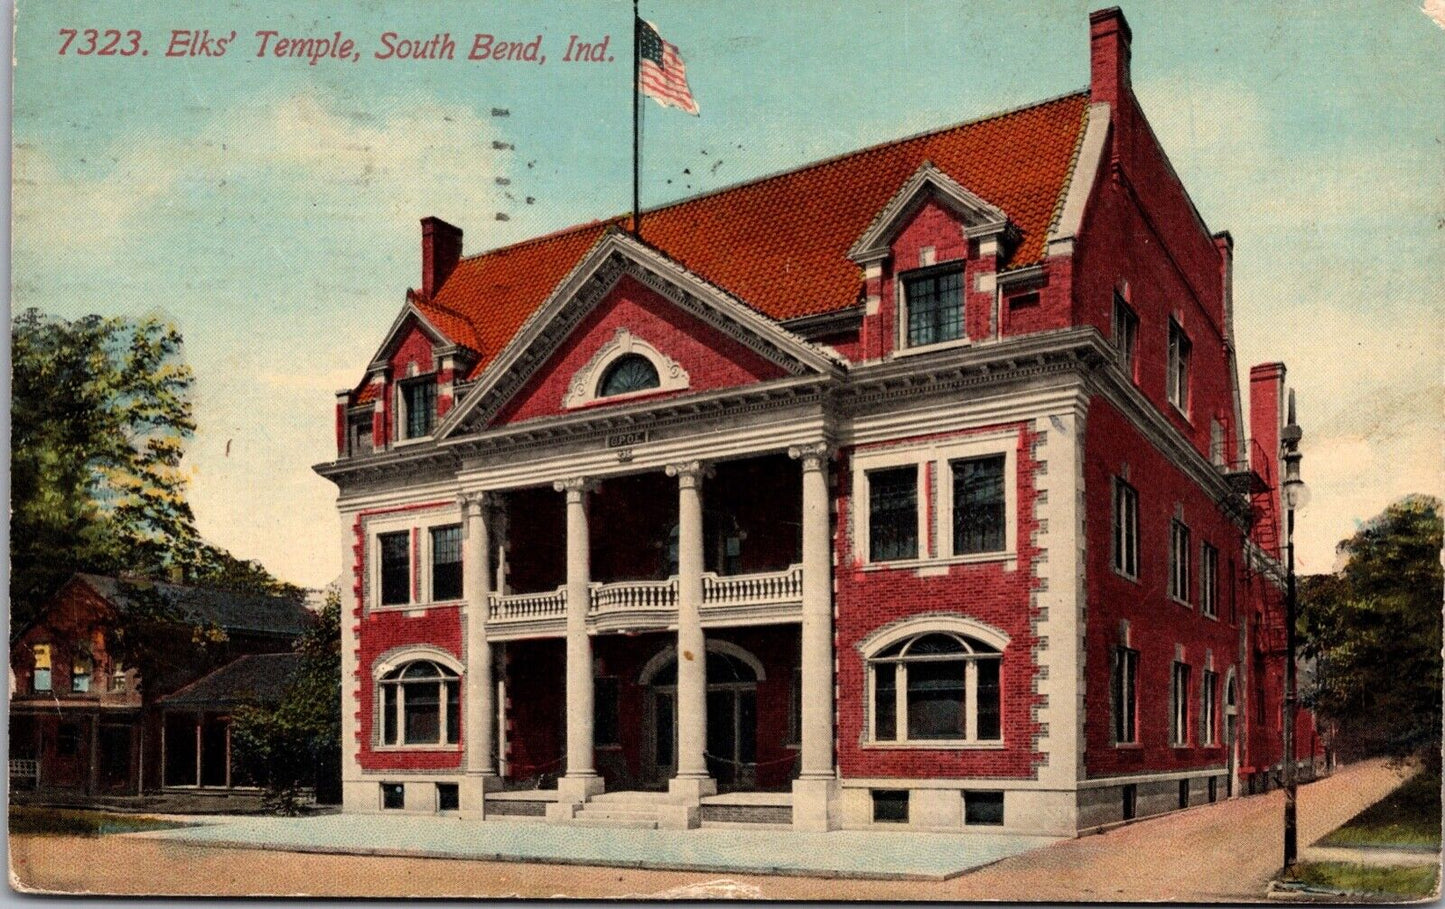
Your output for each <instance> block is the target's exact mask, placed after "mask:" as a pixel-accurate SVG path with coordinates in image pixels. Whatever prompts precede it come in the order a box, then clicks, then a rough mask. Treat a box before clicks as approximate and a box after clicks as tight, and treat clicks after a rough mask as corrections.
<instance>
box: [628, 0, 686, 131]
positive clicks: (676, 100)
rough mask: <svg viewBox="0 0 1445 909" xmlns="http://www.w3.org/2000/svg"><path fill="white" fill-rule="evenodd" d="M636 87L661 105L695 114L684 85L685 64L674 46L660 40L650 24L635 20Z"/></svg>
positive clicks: (660, 37) (659, 36)
mask: <svg viewBox="0 0 1445 909" xmlns="http://www.w3.org/2000/svg"><path fill="white" fill-rule="evenodd" d="M637 54H638V58H639V67H638V71H637V89H638V91H640V92H642V93H643V94H644V95H646V96H647V97H649V98H651V99H653V100H654V101H656V102H657V103H658V104H661V105H662V106H663V107H676V108H679V109H681V110H684V111H686V112H687V113H689V114H692V115H693V116H697V102H696V101H695V100H693V97H692V91H691V90H690V89H689V88H688V87H687V66H686V65H685V64H684V63H683V62H682V57H680V56H678V53H677V45H676V44H669V43H668V42H666V41H664V40H662V36H661V35H659V34H658V33H657V29H655V28H653V27H652V23H650V22H647V21H645V20H643V19H639V20H637Z"/></svg>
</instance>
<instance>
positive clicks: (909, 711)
mask: <svg viewBox="0 0 1445 909" xmlns="http://www.w3.org/2000/svg"><path fill="white" fill-rule="evenodd" d="M1002 659H1003V658H1002V655H1001V654H1000V653H999V652H998V651H997V650H995V649H994V648H992V647H990V646H988V645H987V644H984V643H982V642H979V641H975V640H973V639H972V638H965V637H963V636H961V635H955V634H945V633H941V632H929V633H925V634H921V635H917V636H915V637H911V638H908V639H905V640H903V641H900V642H898V643H896V644H894V645H892V646H890V647H888V648H886V649H885V650H883V651H882V652H881V653H879V654H877V655H876V656H873V657H871V658H870V659H869V661H868V669H869V675H870V679H871V686H872V694H873V697H872V703H873V722H872V729H873V740H874V741H875V742H933V741H980V742H993V741H999V740H1000V739H1001V737H1002V723H1001V716H1002V714H1001V712H1000V706H999V701H1000V684H999V682H1000V673H999V670H1000V668H1001V666H1002Z"/></svg>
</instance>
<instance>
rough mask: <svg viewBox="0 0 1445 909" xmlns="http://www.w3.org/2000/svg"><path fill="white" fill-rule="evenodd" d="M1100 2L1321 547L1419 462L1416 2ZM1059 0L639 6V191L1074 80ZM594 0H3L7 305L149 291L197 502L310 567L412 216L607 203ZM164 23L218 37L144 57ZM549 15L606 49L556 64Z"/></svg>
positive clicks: (1431, 411)
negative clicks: (119, 49)
mask: <svg viewBox="0 0 1445 909" xmlns="http://www.w3.org/2000/svg"><path fill="white" fill-rule="evenodd" d="M1095 5H1098V4H1095ZM1124 8H1125V12H1126V14H1127V15H1128V17H1129V21H1130V23H1131V25H1132V27H1133V31H1134V57H1133V60H1134V63H1133V74H1134V85H1135V88H1136V91H1137V92H1138V94H1139V96H1140V98H1141V101H1142V103H1143V105H1144V108H1145V111H1146V113H1147V114H1148V116H1149V117H1150V120H1151V122H1152V123H1153V125H1154V127H1155V130H1156V132H1158V134H1159V135H1160V137H1161V139H1162V140H1163V142H1164V144H1165V147H1166V149H1167V151H1168V152H1169V154H1170V156H1171V158H1172V160H1173V162H1174V164H1175V167H1176V168H1177V169H1178V171H1179V172H1180V174H1181V176H1182V177H1183V178H1184V181H1185V183H1186V185H1187V186H1188V187H1189V189H1190V191H1191V193H1192V195H1193V197H1194V199H1195V202H1196V204H1197V205H1198V207H1199V209H1200V211H1201V213H1202V214H1203V216H1204V218H1205V220H1206V222H1207V223H1208V224H1209V226H1210V228H1211V229H1215V230H1219V229H1228V230H1230V231H1231V232H1232V233H1233V235H1234V237H1235V241H1236V263H1237V271H1236V311H1237V320H1236V328H1237V333H1238V340H1239V349H1240V359H1241V364H1242V365H1243V366H1244V367H1245V368H1247V366H1248V364H1250V363H1253V362H1259V361H1263V360H1273V359H1283V360H1285V361H1286V362H1288V363H1289V364H1290V369H1291V371H1290V380H1291V382H1292V383H1293V384H1295V385H1296V386H1297V387H1298V388H1299V396H1300V409H1301V418H1302V420H1303V421H1304V424H1305V428H1306V438H1305V446H1304V447H1305V453H1306V460H1305V473H1306V478H1307V479H1308V480H1309V481H1310V482H1311V485H1312V487H1313V489H1314V502H1313V504H1312V505H1311V508H1310V511H1309V513H1308V514H1307V515H1306V516H1305V517H1303V518H1302V520H1301V527H1300V533H1299V541H1300V558H1301V562H1302V564H1303V566H1304V567H1305V570H1327V569H1328V568H1330V567H1331V564H1332V562H1333V546H1334V544H1335V542H1337V541H1338V540H1339V539H1340V538H1342V537H1344V536H1346V535H1348V534H1349V533H1351V532H1352V531H1353V529H1354V527H1355V522H1357V521H1359V520H1362V519H1364V518H1368V517H1369V516H1371V515H1372V514H1374V513H1376V512H1378V511H1379V510H1380V509H1381V508H1383V507H1384V505H1385V504H1387V502H1388V501H1390V500H1391V499H1392V498H1394V497H1396V496H1398V495H1400V494H1403V493H1405V492H1411V491H1425V492H1432V493H1436V494H1439V493H1440V492H1441V472H1440V468H1441V442H1440V440H1441V438H1442V429H1445V427H1442V410H1445V395H1442V386H1441V378H1442V375H1441V364H1442V359H1441V352H1442V347H1445V335H1442V332H1445V319H1442V308H1445V306H1442V303H1445V301H1442V290H1441V284H1440V280H1439V275H1441V274H1442V273H1445V246H1442V243H1441V234H1442V231H1445V166H1442V161H1445V157H1442V142H1445V126H1442V124H1445V95H1442V93H1441V91H1440V87H1439V86H1440V75H1441V72H1442V62H1445V29H1442V28H1441V26H1440V25H1437V24H1436V23H1435V22H1434V21H1432V19H1431V18H1429V17H1428V16H1426V15H1425V14H1423V13H1422V11H1421V9H1420V8H1419V6H1418V5H1414V4H1412V3H1411V2H1404V0H1402V2H1378V3H1371V4H1365V5H1359V6H1352V5H1350V6H1347V5H1345V4H1321V3H1273V4H1258V3H1203V2H1188V3H1183V2H1181V3H1173V2H1149V3H1129V4H1125V7H1124ZM1089 9H1090V5H1088V4H1081V3H1074V2H1036V3H1029V4H1019V3H994V2H984V0H975V2H968V3H963V2H955V3H924V2H906V3H901V4H899V3H891V2H886V3H885V2H877V3H862V2H851V3H850V2H844V3H831V2H821V0H819V2H798V3H790V4H786V5H777V4H765V3H744V2H738V0H732V2H697V0H689V2H687V3H662V2H657V0H651V2H644V3H643V4H642V12H643V15H644V17H645V18H648V19H649V20H651V21H653V22H654V23H655V24H656V26H657V28H658V29H659V31H660V32H661V33H662V35H663V36H664V37H665V38H667V39H668V40H670V41H672V42H674V43H676V44H677V45H678V46H679V47H680V48H681V52H682V54H683V57H684V58H685V60H686V61H687V64H688V74H689V77H690V80H691V84H692V88H693V91H694V94H695V95H696V97H697V99H698V102H699V103H700V105H701V107H702V114H701V116H700V117H698V118H692V117H688V116H686V115H683V114H681V113H679V112H677V111H673V110H667V111H664V110H662V109H661V108H658V107H656V106H655V105H652V104H651V103H650V102H649V103H648V105H647V107H646V117H645V124H646V127H645V129H646V140H645V151H644V185H643V201H644V205H645V206H646V205H655V204H660V203H663V202H666V201H670V200H672V199H674V198H678V197H681V196H684V195H689V194H691V193H694V192H698V191H702V190H707V189H711V188H715V187H717V186H721V185H725V184H728V183H733V182H737V181H739V180H744V179H749V178H752V177H756V176H759V175H762V174H765V173H770V172H773V171H777V170H781V169H786V168H789V167H792V166H796V165H799V164H803V163H806V162H808V161H810V160H812V159H815V158H818V157H821V156H825V155H830V154H836V153H839V152H843V151H847V150H849V149H851V148H856V147H859V146H862V145H868V144H873V143H876V142H879V141H884V140H887V139H889V138H893V137H897V136H901V135H905V134H908V133H912V132H917V131H919V130H923V129H929V128H933V127H937V126H942V125H945V124H948V123H953V122H957V121H961V120H965V119H970V118H973V117H976V116H980V115H984V114H987V113H990V112H993V111H997V110H1001V109H1006V108H1009V107H1013V106H1017V105H1020V104H1025V103H1029V102H1032V101H1036V100H1039V99H1042V98H1046V97H1051V96H1054V95H1059V94H1063V93H1066V92H1070V91H1074V90H1077V89H1079V88H1082V87H1084V86H1085V85H1086V84H1087V82H1088V45H1087V33H1088V27H1087V15H1088V10H1089ZM288 10H289V11H288ZM629 21H630V4H628V3H626V2H607V3H603V2H589V3H580V2H577V3H561V2H553V3H536V4H526V5H523V4H508V3H502V2H488V3H483V2H476V3H472V2H466V3H463V2H454V3H448V4H432V3H420V2H414V3H380V2H365V3H335V2H333V3H316V2H306V3H301V2H291V3H284V2H277V0H268V2H263V3H258V2H247V0H225V2H210V3H207V2H195V3H179V2H177V3H163V2H150V3H144V4H126V3H119V2H111V3H105V4H101V3H79V2H54V0H52V2H45V3H41V2H23V0H22V2H21V3H20V11H19V16H18V23H17V32H16V54H15V56H16V60H17V66H16V69H15V76H14V80H15V95H14V115H13V135H14V150H13V154H14V179H15V186H14V201H13V206H14V223H13V231H14V245H13V261H12V276H13V299H12V305H13V306H15V307H17V308H19V307H25V306H38V307H40V308H42V309H45V310H47V311H50V312H54V313H57V314H60V315H64V316H76V315H80V314H82V313H86V312H101V313H106V314H132V315H139V314H148V313H160V314H162V315H164V316H166V317H168V318H170V319H172V320H174V321H175V322H176V324H177V325H178V326H179V327H180V329H181V330H182V331H183V333H184V335H185V337H186V342H187V357H188V359H189V361H190V362H191V364H192V365H193V366H194V368H195V370H196V372H197V375H198V379H197V385H196V399H197V400H196V415H197V419H198V421H199V424H200V429H199V430H198V432H197V435H196V438H195V440H194V442H193V444H192V446H191V450H190V454H189V455H188V457H187V465H188V467H189V468H190V470H191V471H192V472H193V479H192V500H193V504H194V506H195V509H196V513H197V519H198V521H199V523H200V527H201V530H202V532H203V533H205V534H206V535H207V536H208V537H209V538H211V539H212V540H214V541H215V542H217V543H219V544H222V545H225V546H227V547H229V548H230V549H231V550H232V551H234V552H236V553H237V554H238V555H241V556H244V557H249V558H259V559H260V560H261V561H262V562H263V563H265V564H266V565H267V566H268V567H269V568H271V569H272V570H273V571H274V572H276V573H278V574H279V575H281V576H282V577H285V578H287V579H288V580H293V581H296V582H299V583H303V584H308V585H320V584H324V583H326V582H329V581H330V580H332V579H333V578H335V577H336V576H337V575H338V574H339V572H340V570H341V541H340V538H339V527H338V524H337V519H336V517H335V511H334V507H333V504H332V503H333V500H334V488H333V487H332V486H331V485H330V484H329V483H327V482H325V481H323V480H321V479H319V478H318V477H316V476H315V475H314V474H312V473H311V471H310V465H311V464H313V463H316V462H319V461H323V460H326V459H328V458H330V457H331V456H332V455H333V453H334V448H333V440H332V405H333V397H332V392H333V391H335V390H336V389H337V388H339V387H341V386H344V385H348V384H351V383H352V382H354V381H355V380H356V379H357V378H358V377H359V375H360V370H361V369H362V367H363V366H364V365H365V363H366V361H367V360H368V358H369V357H370V356H371V354H372V353H373V351H374V349H375V346H376V345H377V344H378V343H379V342H380V340H381V336H382V333H383V332H384V331H385V330H386V328H387V326H389V324H390V323H391V320H392V318H393V317H394V316H395V313H396V311H397V309H398V307H399V306H400V305H401V302H402V298H403V294H404V292H405V290H406V288H407V287H408V286H413V285H415V284H417V283H418V280H419V278H418V274H419V252H418V242H419V241H418V236H419V229H418V226H417V220H418V219H419V218H421V217H422V216H424V215H428V214H435V215H439V216H441V217H444V218H446V219H448V220H450V221H452V222H453V223H456V224H459V225H461V226H462V227H463V228H465V230H466V251H467V252H468V253H474V252H479V251H481V250H483V249H486V248H490V247H493V246H497V245H501V244H504V243H508V242H511V241H514V240H518V239H521V238H524V237H526V236H530V235H532V234H535V233H538V232H541V231H547V230H553V229H556V228H559V227H564V226H566V225H568V224H572V223H575V222H577V221H580V220H586V219H591V218H594V217H601V216H605V215H610V214H615V213H618V212H620V211H623V210H624V209H626V208H627V207H628V205H629V204H630V198H629V194H630V184H629V169H630V146H629V133H630V126H631V124H630V113H631V106H630V105H631V100H630V98H631V96H630V93H629V90H630V76H631V73H630V67H629V66H628V61H627V51H628V47H629V42H630V33H629ZM90 26H95V27H100V28H107V27H115V28H119V29H122V30H124V29H132V28H133V29H137V30H140V31H141V32H142V34H143V39H142V46H143V47H144V48H145V49H147V50H149V51H150V53H149V54H148V55H146V56H144V57H142V56H139V55H137V56H134V57H130V58H120V57H110V58H100V57H97V56H90V57H78V56H76V55H75V54H74V52H73V50H72V52H71V53H69V54H67V55H64V56H62V55H60V54H59V53H57V51H58V49H59V46H60V43H61V41H62V38H61V37H60V35H59V30H60V29H62V28H66V27H73V28H86V27H90ZM173 29H209V30H210V31H211V33H212V35H216V34H221V35H226V34H228V33H229V32H231V31H232V30H234V31H236V32H237V35H238V36H237V38H236V39H235V41H234V42H232V43H231V44H230V45H229V46H228V49H227V52H226V54H225V55H224V56H222V57H219V58H203V59H191V58H179V59H168V58H166V57H165V56H164V51H165V48H166V46H167V44H168V42H169V38H170V32H171V30H173ZM263 29H272V30H276V31H278V32H280V33H281V34H282V35H283V36H284V35H290V36H297V37H310V36H318V37H319V36H329V35H330V34H331V33H333V32H335V31H337V30H340V31H342V32H343V33H344V34H345V35H346V36H349V37H351V38H353V39H354V40H355V41H356V42H357V46H358V50H359V51H360V53H361V59H360V60H359V61H358V62H356V63H351V62H338V61H334V60H323V61H320V62H318V63H317V64H316V65H315V66H310V65H308V64H307V62H306V61H304V60H294V59H274V58H269V57H268V58H265V59H258V58H257V57H256V56H255V54H256V48H257V45H258V43H259V42H258V41H257V39H256V38H254V36H253V35H254V33H255V32H256V31H258V30H263ZM387 31H395V32H397V33H399V34H400V35H401V36H402V37H410V38H417V39H425V38H429V37H431V36H432V35H433V34H435V33H438V32H450V33H451V35H452V37H453V39H454V40H455V41H456V42H457V44H458V57H463V56H465V54H466V51H467V50H468V49H469V47H470V45H471V36H472V35H473V34H475V33H477V32H487V33H492V34H495V35H497V36H499V37H503V38H508V39H520V40H528V39H531V38H533V37H535V36H536V35H538V34H541V35H543V36H544V38H543V41H544V51H545V52H547V53H548V55H549V59H548V62H547V63H546V64H545V65H541V66H538V65H534V64H527V63H497V62H476V63H473V62H468V61H465V60H462V59H457V60H453V61H406V62H403V61H377V60H374V59H372V58H371V56H370V55H371V53H372V52H373V51H374V50H376V49H378V48H379V47H380V43H379V40H378V39H379V36H380V35H381V34H382V33H383V32H387ZM572 34H577V35H579V36H581V37H582V38H583V39H584V40H588V39H590V40H600V39H601V37H602V36H603V35H608V34H610V35H611V36H612V38H611V42H612V44H613V45H614V46H615V47H617V48H618V49H620V51H621V53H620V54H619V55H617V59H616V60H615V62H613V63H611V64H607V63H600V64H565V63H563V62H561V55H562V52H563V49H564V48H565V46H566V43H567V39H568V36H570V35H572ZM493 108H505V109H506V110H508V111H509V112H510V115H509V116H506V117H495V116H493V115H492V109H493ZM494 142H499V143H504V144H506V145H509V146H512V147H513V148H512V149H501V150H498V149H496V148H494V147H493V143H494ZM704 152H706V154H704ZM718 161H721V162H722V163H720V164H719V163H717V162H718ZM714 165H716V166H715V167H714ZM685 171H690V172H691V173H685ZM498 177H502V178H505V179H508V180H510V184H509V185H507V186H505V187H503V186H499V185H498V184H497V183H496V178H498ZM508 193H509V194H510V195H511V197H512V198H508V197H507V195H506V194H508ZM528 197H531V199H532V200H533V201H532V202H531V203H528V201H527V198H528ZM499 212H501V213H504V214H505V215H507V217H508V219H509V220H505V221H502V220H498V219H497V214H498V213H499ZM228 444H229V453H228V452H227V448H228Z"/></svg>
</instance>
